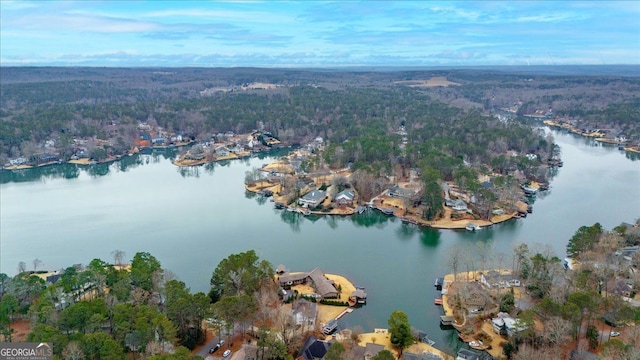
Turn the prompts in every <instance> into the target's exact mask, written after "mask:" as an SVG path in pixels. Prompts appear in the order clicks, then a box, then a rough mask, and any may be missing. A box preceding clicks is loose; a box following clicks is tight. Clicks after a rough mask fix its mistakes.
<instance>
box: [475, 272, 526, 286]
mask: <svg viewBox="0 0 640 360" xmlns="http://www.w3.org/2000/svg"><path fill="white" fill-rule="evenodd" d="M480 283H481V284H482V285H484V286H486V287H487V288H489V289H491V288H492V287H494V288H500V287H503V288H504V287H514V286H516V287H517V286H520V280H518V279H517V278H516V276H515V275H513V274H502V273H499V272H497V271H495V270H491V271H488V272H487V273H486V274H482V276H481V277H480Z"/></svg>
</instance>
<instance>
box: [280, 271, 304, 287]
mask: <svg viewBox="0 0 640 360" xmlns="http://www.w3.org/2000/svg"><path fill="white" fill-rule="evenodd" d="M308 278H309V274H308V273H305V272H296V273H289V272H285V273H283V274H282V275H280V276H279V277H278V283H279V284H280V286H282V287H289V286H293V285H298V284H303V283H305V282H306V281H307V279H308Z"/></svg>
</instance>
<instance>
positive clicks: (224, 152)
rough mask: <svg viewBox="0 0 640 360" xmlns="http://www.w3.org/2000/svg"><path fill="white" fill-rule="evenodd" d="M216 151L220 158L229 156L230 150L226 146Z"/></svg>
mask: <svg viewBox="0 0 640 360" xmlns="http://www.w3.org/2000/svg"><path fill="white" fill-rule="evenodd" d="M215 151H216V155H218V156H229V149H227V147H226V146H219V147H217V148H216V150H215Z"/></svg>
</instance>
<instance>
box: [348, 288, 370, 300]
mask: <svg viewBox="0 0 640 360" xmlns="http://www.w3.org/2000/svg"><path fill="white" fill-rule="evenodd" d="M351 296H355V297H358V298H360V299H366V298H367V293H366V292H364V290H362V289H358V290H356V291H354V292H352V293H351Z"/></svg>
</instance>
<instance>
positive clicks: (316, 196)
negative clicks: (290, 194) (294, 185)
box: [298, 190, 327, 208]
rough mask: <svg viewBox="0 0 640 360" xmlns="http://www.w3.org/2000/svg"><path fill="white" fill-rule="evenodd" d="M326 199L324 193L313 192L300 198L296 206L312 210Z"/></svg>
mask: <svg viewBox="0 0 640 360" xmlns="http://www.w3.org/2000/svg"><path fill="white" fill-rule="evenodd" d="M326 197H327V194H326V193H325V192H324V191H322V190H313V191H311V192H308V193H306V194H305V195H304V196H303V197H301V198H300V199H299V200H298V204H300V205H302V206H307V207H310V208H313V207H316V206H318V205H319V204H321V203H322V202H323V201H324V199H325V198H326Z"/></svg>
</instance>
